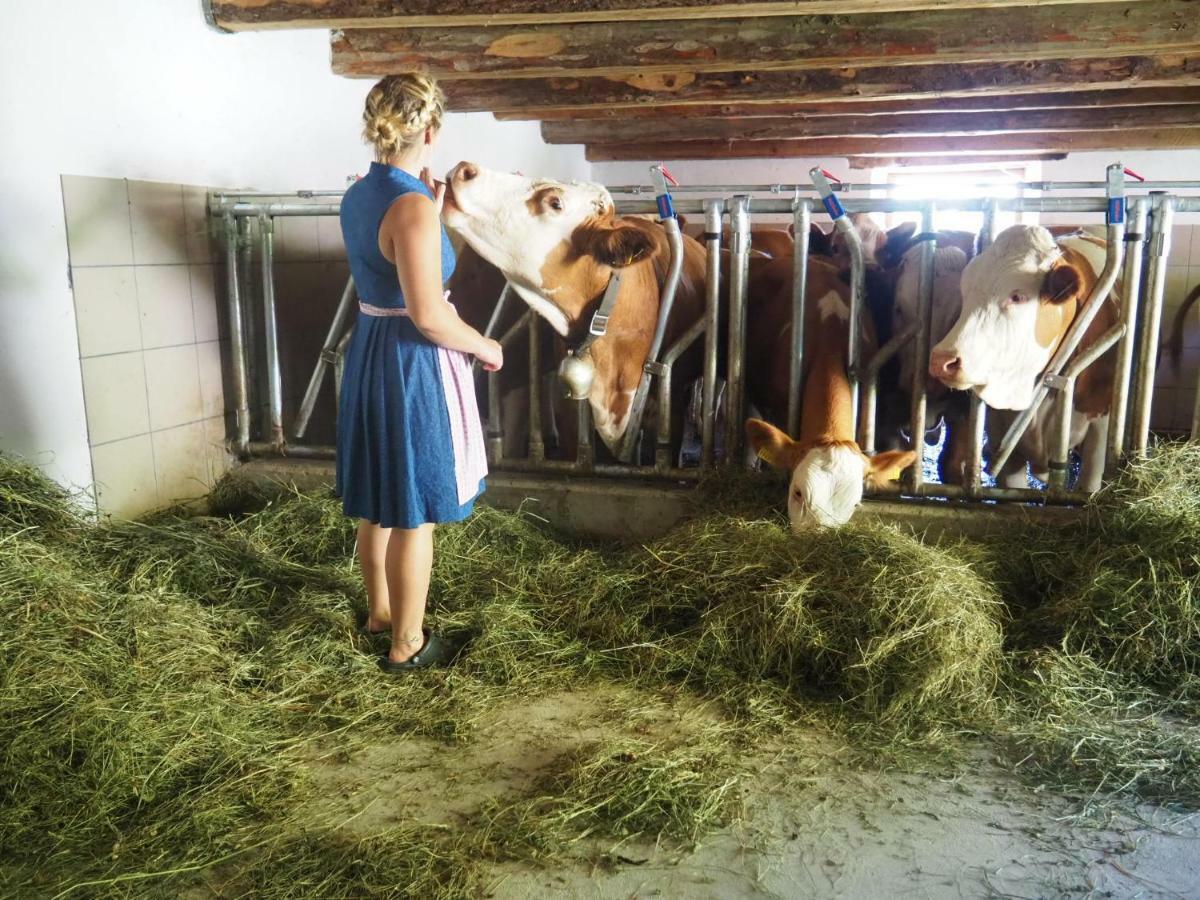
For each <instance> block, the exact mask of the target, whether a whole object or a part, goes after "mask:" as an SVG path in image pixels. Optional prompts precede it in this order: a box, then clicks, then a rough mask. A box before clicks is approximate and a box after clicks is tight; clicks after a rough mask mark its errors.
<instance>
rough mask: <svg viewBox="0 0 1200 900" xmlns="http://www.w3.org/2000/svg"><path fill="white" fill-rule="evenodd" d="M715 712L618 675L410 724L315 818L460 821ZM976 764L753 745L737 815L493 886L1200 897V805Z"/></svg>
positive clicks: (527, 892)
mask: <svg viewBox="0 0 1200 900" xmlns="http://www.w3.org/2000/svg"><path fill="white" fill-rule="evenodd" d="M705 718H706V714H705V711H704V709H703V708H702V707H698V706H696V705H695V704H689V703H687V702H684V701H680V700H673V701H672V700H666V699H656V700H653V701H650V702H647V700H646V698H645V697H642V696H637V695H630V694H629V693H627V692H625V691H620V690H617V689H611V690H609V689H602V688H597V689H591V690H588V691H586V692H584V691H575V692H568V693H560V694H555V695H551V696H548V697H544V698H541V699H539V700H537V701H534V702H532V703H529V702H524V701H520V700H515V701H514V702H512V703H511V704H509V705H507V706H505V707H503V708H499V709H496V710H494V711H493V713H492V714H491V715H490V716H489V717H488V719H486V720H485V721H483V722H482V723H481V724H480V729H479V733H478V736H477V739H475V740H473V741H472V742H471V743H469V744H468V745H466V746H462V747H454V748H449V747H447V746H446V745H444V744H441V743H438V742H436V741H433V740H429V739H421V738H398V739H397V741H396V742H395V743H393V744H389V745H387V746H377V747H375V748H373V749H371V750H368V751H366V752H364V753H362V754H359V755H358V756H356V757H354V758H352V759H350V760H347V761H344V762H341V763H323V764H321V765H319V766H318V770H317V771H318V781H319V783H320V784H321V785H322V787H323V788H324V789H323V791H322V792H321V793H322V794H323V796H324V798H325V799H324V800H323V801H322V803H321V805H320V806H319V807H318V808H314V809H313V810H312V811H311V812H312V815H313V817H314V819H315V820H317V821H319V822H321V823H323V824H326V825H328V824H330V823H336V822H343V821H346V820H349V821H348V822H347V824H346V825H345V826H344V827H345V828H346V829H349V830H350V831H352V832H353V833H355V834H356V835H358V836H366V835H369V834H371V833H374V832H377V831H380V830H382V829H384V828H386V827H388V826H389V825H393V824H397V823H400V822H405V821H407V822H411V821H412V820H413V819H414V818H415V819H416V820H417V821H419V822H424V823H428V824H429V826H430V828H433V829H439V830H440V829H455V828H457V827H459V826H461V825H462V824H463V823H464V821H465V820H466V819H467V818H469V817H470V816H471V814H472V812H473V811H474V810H475V809H476V808H477V807H478V806H479V805H480V804H481V803H483V802H485V801H487V800H490V799H493V798H496V797H500V796H502V795H510V796H511V795H513V793H514V791H516V792H524V791H527V790H528V789H529V788H530V786H531V784H532V783H533V782H534V779H535V777H536V776H537V774H538V773H539V771H540V770H541V769H542V768H543V767H544V766H546V765H547V764H549V763H550V762H551V761H552V760H554V759H555V758H557V757H558V756H560V755H561V754H563V753H565V752H568V751H570V750H572V749H574V748H575V747H578V746H580V745H582V744H584V743H586V742H589V741H594V740H596V739H598V738H602V737H609V736H613V735H614V734H616V735H622V736H630V735H636V736H639V737H642V738H649V739H650V740H654V739H656V738H666V739H669V738H670V737H671V736H672V735H673V734H674V733H676V732H677V731H682V730H690V729H692V728H694V727H695V726H696V725H698V724H702V722H701V721H698V720H703V719H705ZM977 753H978V760H977V764H976V765H975V766H972V767H968V768H971V769H972V771H970V772H969V773H966V774H963V773H962V772H961V771H960V772H959V773H958V774H954V775H946V776H941V775H938V774H936V773H926V774H914V773H911V772H904V773H902V772H895V771H878V770H871V769H866V768H862V767H859V766H856V765H854V764H852V763H850V762H848V761H846V760H844V759H839V758H838V755H837V751H836V750H835V749H834V748H833V747H832V746H831V745H828V744H826V743H825V742H823V741H822V740H821V739H820V738H819V737H817V736H815V735H814V736H813V737H812V739H811V740H809V741H806V742H805V743H804V744H799V745H798V744H795V743H793V744H790V745H788V746H766V747H762V748H760V750H759V751H758V752H757V753H756V754H755V755H756V757H757V758H756V759H753V760H751V761H748V764H747V766H746V768H747V770H748V771H752V772H755V773H756V774H755V775H754V776H753V777H752V778H751V779H749V780H748V781H746V782H744V783H743V784H742V785H741V791H742V814H741V816H740V821H739V823H738V824H737V825H735V826H733V827H731V828H726V829H723V830H721V831H718V832H716V833H715V834H713V835H711V836H710V837H708V838H707V839H705V840H704V841H703V842H702V843H701V845H700V846H698V847H696V848H694V849H690V850H688V851H686V852H673V851H669V850H666V849H663V848H656V847H655V846H653V845H651V844H645V843H624V844H615V845H614V844H613V843H612V842H611V841H608V842H605V841H593V842H586V841H585V842H581V844H580V845H579V846H578V847H577V848H576V850H577V853H576V855H577V857H578V862H577V863H576V864H575V865H573V866H569V867H547V868H530V867H529V866H528V865H524V864H500V865H497V866H495V867H493V869H492V870H491V871H490V873H489V874H490V876H491V878H490V882H491V888H490V892H489V896H492V897H495V898H505V900H507V898H512V900H517V898H526V897H531V896H539V895H540V896H551V897H568V898H585V897H587V898H591V897H612V898H636V897H656V896H657V897H688V898H701V897H713V898H716V897H720V898H736V897H781V898H782V897H813V898H821V897H878V896H884V895H885V894H892V895H895V896H902V897H908V896H913V897H927V898H961V897H980V896H994V897H1020V898H1034V897H1062V896H1071V897H1075V896H1080V897H1197V896H1200V818H1197V817H1195V816H1179V815H1176V814H1172V813H1170V812H1168V811H1166V810H1162V809H1156V808H1152V807H1148V806H1143V807H1140V808H1138V809H1133V808H1129V809H1125V810H1120V811H1114V810H1113V809H1112V808H1111V807H1106V812H1105V814H1104V816H1103V818H1101V817H1099V816H1097V817H1095V818H1094V820H1090V821H1089V820H1086V819H1083V818H1080V817H1079V816H1078V815H1077V814H1078V811H1079V809H1080V800H1079V798H1066V797H1062V796H1059V795H1056V794H1054V793H1052V792H1050V791H1044V792H1043V791H1039V790H1035V789H1031V788H1030V787H1029V786H1028V785H1026V784H1022V783H1021V782H1020V781H1018V780H1017V779H1016V778H1014V777H1013V775H1012V774H1011V773H1008V772H1005V771H1003V770H1002V769H1000V768H999V767H998V766H996V765H994V764H992V762H991V761H990V754H989V753H988V752H987V750H986V748H980V749H979V750H978V751H977Z"/></svg>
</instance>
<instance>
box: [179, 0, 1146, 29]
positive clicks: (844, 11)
mask: <svg viewBox="0 0 1200 900" xmlns="http://www.w3.org/2000/svg"><path fill="white" fill-rule="evenodd" d="M1046 2H1047V0H566V2H564V0H202V3H203V5H204V15H205V17H206V18H207V19H208V21H209V22H210V23H212V24H213V25H214V26H215V27H217V28H221V29H223V30H226V31H256V30H265V29H281V28H389V27H396V28H423V27H431V26H432V27H435V28H451V27H470V26H480V25H493V26H504V25H538V24H545V23H549V22H554V23H566V22H604V21H613V20H617V21H645V20H652V21H653V20H687V19H719V18H726V17H734V18H738V17H746V16H794V15H851V14H854V13H863V12H870V13H879V12H896V11H902V10H913V9H951V8H976V7H999V6H1022V7H1029V6H1040V5H1042V4H1044V3H1046ZM1054 2H1056V3H1059V2H1061V3H1067V4H1079V5H1086V6H1088V7H1095V5H1096V4H1095V2H1094V0H1054ZM1131 2H1134V3H1136V2H1146V0H1124V5H1128V4H1129V3H1131Z"/></svg>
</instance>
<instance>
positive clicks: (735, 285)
mask: <svg viewBox="0 0 1200 900" xmlns="http://www.w3.org/2000/svg"><path fill="white" fill-rule="evenodd" d="M749 206H750V198H749V197H743V196H738V197H734V198H733V199H732V200H731V201H730V207H729V230H730V235H731V237H730V248H729V249H730V254H729V374H728V377H727V378H726V386H725V461H726V462H727V463H733V462H734V461H736V460H737V459H738V457H739V452H738V451H739V450H740V449H741V446H742V427H743V426H742V419H743V418H744V417H745V409H746V383H745V367H746V357H745V350H746V303H747V294H748V291H749V287H750V209H749Z"/></svg>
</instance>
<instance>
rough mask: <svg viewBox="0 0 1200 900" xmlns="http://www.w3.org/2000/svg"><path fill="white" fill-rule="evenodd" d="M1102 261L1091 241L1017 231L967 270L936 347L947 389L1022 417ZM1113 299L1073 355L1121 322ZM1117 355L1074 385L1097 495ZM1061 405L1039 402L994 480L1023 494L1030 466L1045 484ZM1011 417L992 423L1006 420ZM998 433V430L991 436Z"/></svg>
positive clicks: (1076, 417) (1079, 440) (1086, 485)
mask: <svg viewBox="0 0 1200 900" xmlns="http://www.w3.org/2000/svg"><path fill="white" fill-rule="evenodd" d="M1105 256H1106V248H1105V242H1104V240H1103V239H1101V238H1096V237H1093V236H1091V235H1087V234H1073V235H1067V236H1063V237H1059V238H1058V239H1057V240H1056V239H1055V237H1054V236H1053V235H1052V234H1051V233H1050V232H1049V231H1048V230H1047V229H1045V228H1041V227H1038V226H1026V225H1014V226H1012V227H1011V228H1007V229H1005V230H1004V231H1002V232H1001V233H1000V234H999V235H998V236H997V237H996V240H995V242H994V243H992V244H991V246H989V247H988V248H987V249H986V250H984V251H983V252H982V253H980V254H979V255H978V256H977V257H975V258H974V259H973V260H971V262H970V263H969V264H968V265H967V267H966V269H964V270H963V278H962V294H963V307H962V314H961V315H960V316H959V318H958V321H957V322H955V323H954V327H953V328H951V329H950V331H949V333H948V334H947V335H946V336H945V337H944V338H943V339H942V340H940V341H939V342H938V343H937V344H936V345H935V346H934V348H933V351H932V353H931V355H930V361H929V372H930V374H931V375H933V376H934V377H935V378H938V379H940V380H941V381H942V382H944V383H945V384H946V385H947V386H948V387H951V388H957V389H959V390H967V389H970V390H972V391H974V392H975V393H976V394H977V395H978V396H979V397H980V398H981V399H982V400H983V401H984V402H985V403H986V404H987V405H988V406H990V407H992V408H993V409H995V410H1021V409H1025V408H1027V407H1028V406H1029V405H1030V404H1031V403H1032V402H1033V396H1034V390H1035V388H1036V385H1037V380H1038V377H1039V376H1040V374H1041V373H1042V371H1043V370H1044V369H1045V367H1046V365H1047V363H1049V361H1050V358H1051V356H1052V355H1053V354H1054V352H1055V351H1056V350H1057V349H1058V346H1059V344H1060V343H1061V342H1062V340H1063V338H1064V336H1065V335H1066V333H1067V330H1068V329H1069V328H1070V327H1071V324H1072V322H1074V321H1075V317H1076V315H1077V314H1078V312H1079V309H1080V307H1081V305H1082V304H1083V302H1084V301H1085V300H1086V299H1087V298H1088V296H1089V295H1090V294H1091V291H1092V289H1093V287H1094V286H1095V284H1096V282H1097V280H1098V278H1099V276H1100V273H1101V271H1102V270H1103V268H1104V261H1105ZM1119 313H1120V311H1119V306H1118V302H1117V300H1116V299H1115V298H1114V297H1113V296H1111V295H1110V296H1109V297H1107V298H1105V300H1104V305H1103V306H1102V307H1101V309H1100V310H1099V311H1098V313H1097V315H1096V317H1095V318H1094V319H1093V320H1092V322H1091V324H1090V325H1089V326H1088V330H1087V331H1086V332H1085V334H1084V336H1083V340H1082V341H1081V342H1080V345H1079V348H1078V350H1077V351H1076V354H1078V353H1080V352H1082V351H1083V350H1086V349H1087V348H1088V347H1090V346H1091V345H1092V344H1093V343H1095V341H1096V340H1097V339H1099V338H1100V336H1101V335H1102V334H1103V333H1104V332H1105V331H1107V330H1108V329H1109V328H1111V327H1112V326H1113V325H1114V324H1115V323H1116V322H1117V320H1118V317H1119ZM1114 355H1115V354H1114V351H1112V350H1110V351H1109V352H1108V353H1106V354H1104V355H1103V356H1102V357H1101V358H1100V359H1099V360H1097V361H1096V362H1095V363H1093V364H1092V365H1091V366H1089V367H1088V368H1087V369H1086V370H1085V371H1084V372H1083V373H1082V374H1081V375H1080V376H1079V378H1078V380H1077V382H1076V386H1075V405H1074V410H1073V412H1072V421H1071V446H1072V448H1075V447H1079V448H1081V455H1082V457H1083V467H1082V470H1081V473H1080V483H1079V486H1080V487H1081V488H1082V489H1084V490H1089V491H1094V490H1096V489H1097V488H1098V487H1099V486H1100V479H1101V476H1102V474H1103V470H1104V452H1105V437H1106V433H1107V429H1108V413H1109V407H1110V404H1111V398H1112V381H1113V374H1114ZM1056 409H1057V404H1053V403H1046V404H1043V405H1042V407H1041V409H1040V410H1039V412H1038V414H1037V416H1036V417H1035V418H1034V420H1033V422H1032V423H1031V424H1030V427H1029V429H1028V430H1027V431H1026V433H1025V436H1024V438H1023V439H1022V440H1021V442H1020V443H1019V444H1018V445H1017V450H1016V453H1014V454H1013V459H1012V460H1011V461H1010V463H1009V464H1008V465H1006V467H1005V469H1004V471H1003V472H1000V473H997V477H998V478H999V479H1000V480H1001V481H1002V482H1003V483H1004V484H1006V485H1008V486H1015V487H1024V486H1025V484H1026V482H1025V473H1024V468H1025V462H1026V461H1028V462H1029V463H1031V464H1032V467H1033V472H1034V474H1035V475H1036V476H1037V477H1039V478H1041V479H1043V480H1045V478H1046V475H1047V473H1048V462H1049V452H1050V440H1051V435H1052V434H1053V433H1054V426H1055V425H1056V424H1057V413H1056ZM1006 418H1008V417H1006V416H1003V415H1001V416H999V417H995V416H994V417H993V422H995V421H997V419H999V420H1001V421H1003V420H1004V419H1006ZM994 433H997V434H998V430H994Z"/></svg>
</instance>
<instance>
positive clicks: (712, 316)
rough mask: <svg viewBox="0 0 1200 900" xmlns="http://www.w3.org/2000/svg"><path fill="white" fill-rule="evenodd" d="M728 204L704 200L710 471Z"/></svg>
mask: <svg viewBox="0 0 1200 900" xmlns="http://www.w3.org/2000/svg"><path fill="white" fill-rule="evenodd" d="M724 214H725V201H723V200H705V201H704V237H705V240H704V244H705V248H706V250H707V256H706V258H705V265H706V268H707V276H708V280H707V284H706V285H705V297H704V307H705V309H704V318H705V320H706V322H707V327H706V328H705V332H704V381H703V383H702V388H701V411H700V466H701V468H705V469H708V468H711V467H712V464H713V458H714V455H715V452H716V418H717V346H718V342H719V339H720V333H719V332H718V330H717V329H718V328H720V318H721V220H722V218H723V216H724Z"/></svg>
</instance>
